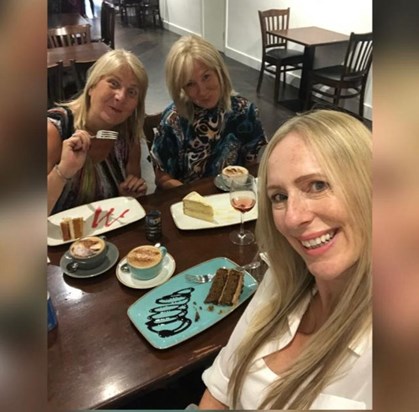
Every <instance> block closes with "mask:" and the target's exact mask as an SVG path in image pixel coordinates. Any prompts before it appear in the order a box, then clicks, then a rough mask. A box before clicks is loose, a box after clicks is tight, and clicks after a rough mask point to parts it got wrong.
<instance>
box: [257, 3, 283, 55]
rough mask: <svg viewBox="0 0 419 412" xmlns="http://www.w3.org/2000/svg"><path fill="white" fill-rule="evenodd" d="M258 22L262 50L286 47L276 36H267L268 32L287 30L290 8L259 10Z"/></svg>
mask: <svg viewBox="0 0 419 412" xmlns="http://www.w3.org/2000/svg"><path fill="white" fill-rule="evenodd" d="M258 13H259V22H260V30H261V35H262V49H263V53H265V50H266V49H268V48H271V47H283V48H286V47H287V41H286V40H284V39H280V38H279V37H278V36H274V35H272V34H269V33H268V31H269V30H288V26H289V20H290V8H289V7H288V8H287V9H269V10H259V11H258Z"/></svg>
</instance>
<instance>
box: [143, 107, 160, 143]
mask: <svg viewBox="0 0 419 412" xmlns="http://www.w3.org/2000/svg"><path fill="white" fill-rule="evenodd" d="M161 116H162V113H161V112H158V113H153V114H146V115H145V119H144V136H145V139H146V142H147V146H148V150H150V151H151V146H152V145H153V141H154V129H156V128H157V126H158V125H159V123H160V120H161Z"/></svg>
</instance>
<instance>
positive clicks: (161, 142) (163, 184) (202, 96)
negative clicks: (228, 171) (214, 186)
mask: <svg viewBox="0 0 419 412" xmlns="http://www.w3.org/2000/svg"><path fill="white" fill-rule="evenodd" d="M166 83H167V87H168V89H169V93H170V95H171V97H172V99H173V103H171V104H170V105H169V106H168V107H167V108H166V109H165V110H164V111H163V114H162V119H161V122H160V125H159V127H158V131H157V133H156V136H155V139H154V142H153V146H152V149H151V156H152V158H153V163H154V165H155V172H156V184H157V186H158V187H159V188H162V189H169V188H172V187H175V186H179V185H181V184H183V183H187V182H192V181H195V180H198V179H200V178H202V177H206V176H216V175H217V174H218V173H220V172H221V170H222V169H223V168H224V167H225V166H227V165H242V166H248V165H251V164H253V163H256V162H257V157H258V152H259V150H260V149H261V148H262V146H264V145H265V144H266V137H265V132H264V130H263V128H262V125H261V122H260V120H259V116H258V110H257V108H256V106H255V105H254V104H253V103H251V102H249V101H248V100H247V99H246V98H244V97H242V96H239V95H237V94H236V93H234V92H233V86H232V84H231V80H230V76H229V74H228V71H227V67H226V66H225V64H224V62H223V59H222V57H221V55H220V54H219V53H218V51H217V49H216V48H215V47H214V46H213V45H212V44H210V43H208V42H207V41H206V40H203V39H202V38H200V37H197V36H184V37H181V38H180V39H179V40H178V41H176V42H175V43H174V45H173V46H172V48H171V50H170V52H169V55H168V57H167V60H166Z"/></svg>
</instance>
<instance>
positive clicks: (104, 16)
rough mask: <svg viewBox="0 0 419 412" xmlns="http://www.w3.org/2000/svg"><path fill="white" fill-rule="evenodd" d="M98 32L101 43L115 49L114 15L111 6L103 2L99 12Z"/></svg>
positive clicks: (114, 12) (114, 11)
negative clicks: (99, 32)
mask: <svg viewBox="0 0 419 412" xmlns="http://www.w3.org/2000/svg"><path fill="white" fill-rule="evenodd" d="M100 13H101V14H100V30H101V37H102V41H103V42H104V43H106V44H107V45H108V46H109V47H111V48H112V49H114V48H115V15H116V10H115V7H114V5H113V4H111V3H109V2H107V1H103V2H102V8H101V12H100Z"/></svg>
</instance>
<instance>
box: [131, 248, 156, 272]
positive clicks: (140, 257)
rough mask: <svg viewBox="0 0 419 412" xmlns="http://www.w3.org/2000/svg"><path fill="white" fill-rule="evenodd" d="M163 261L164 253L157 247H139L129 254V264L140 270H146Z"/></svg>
mask: <svg viewBox="0 0 419 412" xmlns="http://www.w3.org/2000/svg"><path fill="white" fill-rule="evenodd" d="M161 259H162V253H161V251H160V249H159V248H157V247H155V246H139V247H137V248H135V249H133V250H132V251H131V252H129V254H128V256H127V261H128V264H129V265H131V266H134V267H136V268H139V269H145V268H149V267H153V266H155V265H157V264H158V263H159V262H160V261H161Z"/></svg>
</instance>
